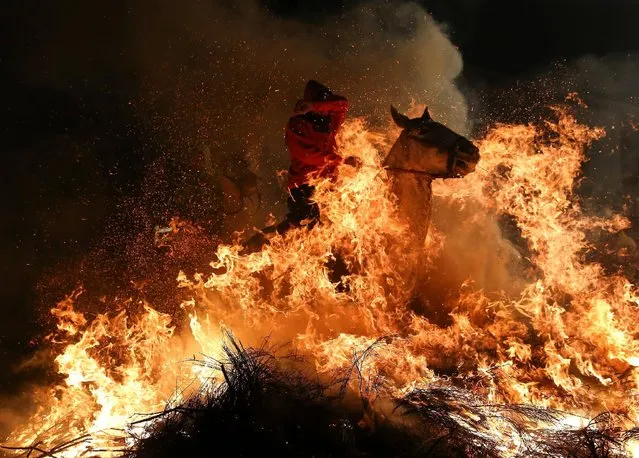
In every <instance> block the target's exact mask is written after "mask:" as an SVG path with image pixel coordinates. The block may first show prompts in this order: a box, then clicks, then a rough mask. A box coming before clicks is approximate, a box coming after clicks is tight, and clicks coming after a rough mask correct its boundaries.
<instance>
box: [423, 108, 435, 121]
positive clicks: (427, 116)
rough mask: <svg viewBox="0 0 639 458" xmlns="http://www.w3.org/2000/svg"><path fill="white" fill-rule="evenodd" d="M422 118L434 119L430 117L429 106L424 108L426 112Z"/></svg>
mask: <svg viewBox="0 0 639 458" xmlns="http://www.w3.org/2000/svg"><path fill="white" fill-rule="evenodd" d="M422 119H424V120H426V121H431V120H432V119H433V118H431V117H430V113H429V112H428V107H426V108H425V109H424V114H423V115H422Z"/></svg>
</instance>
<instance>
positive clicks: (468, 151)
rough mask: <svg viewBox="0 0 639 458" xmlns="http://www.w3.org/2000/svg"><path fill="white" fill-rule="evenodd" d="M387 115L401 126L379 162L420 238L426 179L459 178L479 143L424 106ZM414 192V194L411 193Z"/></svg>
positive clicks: (269, 231) (426, 219)
mask: <svg viewBox="0 0 639 458" xmlns="http://www.w3.org/2000/svg"><path fill="white" fill-rule="evenodd" d="M390 111H391V117H392V119H393V121H394V122H395V124H396V125H397V126H399V127H401V128H402V132H401V134H400V135H399V137H398V138H397V140H396V141H395V143H394V144H393V146H392V147H391V149H390V151H389V152H388V154H387V156H386V158H385V159H384V161H383V163H382V165H383V167H384V168H385V169H386V170H387V171H389V172H390V180H391V182H390V189H391V191H392V193H393V194H394V195H395V196H396V197H397V203H398V216H399V218H400V220H401V221H403V222H404V223H405V224H407V225H408V228H409V233H410V234H411V236H412V237H413V239H414V242H415V243H416V244H418V245H419V244H423V243H424V242H425V239H426V235H427V233H428V226H429V223H430V215H431V197H432V182H433V180H434V179H437V178H444V179H447V178H462V177H464V176H466V175H468V174H469V173H471V172H473V171H474V170H475V167H476V165H477V163H478V162H479V158H480V156H479V148H477V147H476V146H475V145H474V144H473V143H472V142H471V141H470V140H468V139H467V138H466V137H464V136H463V135H460V134H458V133H457V132H455V131H453V130H452V129H449V128H448V127H446V126H445V125H443V124H441V123H439V122H436V121H434V120H433V118H432V117H431V116H430V113H429V111H428V107H426V109H425V110H424V112H423V114H422V115H421V116H420V117H418V118H412V119H411V118H409V117H408V116H406V115H404V114H401V113H399V112H398V111H397V109H396V108H395V107H394V106H392V105H391V107H390ZM416 196H418V197H417V198H416ZM282 227H287V225H286V224H285V222H283V223H280V224H279V225H273V226H269V227H267V228H265V229H262V231H260V232H257V233H256V234H254V235H253V236H252V237H251V238H249V239H248V240H247V241H246V242H245V243H244V250H243V252H244V253H250V252H254V251H259V250H260V249H261V247H262V246H263V245H264V244H266V243H268V239H269V237H271V236H272V235H274V234H276V233H282V232H284V231H282V230H280V228H282Z"/></svg>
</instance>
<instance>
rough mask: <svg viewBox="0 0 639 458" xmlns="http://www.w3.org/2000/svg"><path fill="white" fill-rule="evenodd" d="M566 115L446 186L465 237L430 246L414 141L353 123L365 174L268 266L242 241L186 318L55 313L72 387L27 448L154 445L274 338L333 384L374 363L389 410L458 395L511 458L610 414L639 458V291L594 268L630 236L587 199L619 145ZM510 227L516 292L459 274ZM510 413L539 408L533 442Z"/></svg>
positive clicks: (28, 437) (503, 258)
mask: <svg viewBox="0 0 639 458" xmlns="http://www.w3.org/2000/svg"><path fill="white" fill-rule="evenodd" d="M552 117H553V119H552V120H548V121H545V122H543V123H540V124H538V125H532V124H531V125H497V126H495V127H493V128H492V129H490V130H489V131H488V132H487V133H486V134H485V136H484V137H483V138H482V139H478V140H477V141H476V144H477V145H478V146H479V148H480V151H481V157H482V159H481V162H480V164H479V167H478V169H477V170H476V172H474V173H473V174H471V175H469V176H467V177H466V178H464V179H460V180H447V181H438V182H436V183H434V188H433V191H434V196H435V200H434V204H433V205H434V206H435V212H436V213H437V212H439V213H440V214H444V213H445V214H446V217H445V218H442V221H447V222H448V223H447V224H443V223H441V224H440V225H439V226H438V225H437V218H435V225H433V226H431V229H430V231H429V236H428V239H427V241H426V243H425V244H424V246H417V247H416V246H411V245H410V244H409V242H408V241H409V240H411V238H410V237H408V236H407V234H406V231H407V229H406V227H404V226H403V225H402V224H400V222H399V220H398V219H397V218H396V202H395V201H394V198H393V197H392V195H391V193H390V192H389V189H388V186H387V183H388V176H387V174H388V173H389V172H388V171H386V170H384V169H383V168H382V167H381V162H382V160H383V156H384V154H385V152H386V151H388V149H389V145H390V144H391V141H392V140H394V138H395V136H396V135H397V132H396V131H395V130H393V129H390V128H389V129H388V130H385V131H373V130H372V129H370V128H369V127H368V126H367V124H366V122H365V121H364V120H362V119H356V120H352V121H349V122H348V123H347V124H346V126H345V128H344V130H343V132H342V134H341V138H340V142H339V143H340V148H341V149H342V150H343V151H344V152H345V153H346V154H345V155H354V156H358V157H360V158H361V159H362V161H363V163H364V164H365V166H364V167H361V168H360V169H359V170H358V171H354V170H353V169H351V168H348V167H344V169H343V170H340V175H339V178H338V181H337V183H328V182H320V183H318V184H317V189H318V191H317V200H318V202H319V205H320V207H321V209H322V218H323V221H322V224H321V225H319V226H318V227H316V228H314V229H313V230H311V231H307V230H303V229H302V230H297V231H293V232H292V233H289V234H287V236H286V238H285V239H282V238H275V239H273V240H272V242H271V244H270V245H268V246H266V247H264V248H263V249H262V251H260V252H257V253H252V254H249V255H242V254H241V253H240V251H241V246H240V245H239V244H237V245H223V246H220V247H218V248H217V252H216V254H215V259H214V260H213V261H212V263H211V268H209V272H203V273H202V274H198V275H195V276H187V275H180V278H178V279H177V281H178V282H179V285H180V286H181V287H182V288H185V289H186V290H187V291H189V294H190V297H191V299H190V300H187V301H185V302H184V303H183V304H182V307H181V309H180V312H179V313H176V314H175V316H169V315H167V314H163V313H160V312H158V311H156V310H155V309H154V308H153V306H152V305H151V304H147V303H141V302H136V301H129V302H126V301H125V302H123V303H120V304H118V307H117V310H114V311H111V312H108V313H106V314H102V315H98V316H97V317H96V318H95V319H93V320H88V319H87V318H86V317H85V316H84V315H83V314H82V313H80V312H79V311H77V310H76V309H75V308H74V301H75V299H76V298H77V295H78V294H85V295H86V294H90V291H88V292H82V291H78V292H75V293H74V294H72V295H70V296H69V297H67V298H66V299H65V300H63V301H61V302H60V303H59V304H58V305H57V307H55V308H54V309H52V310H51V314H52V316H53V317H54V318H55V319H56V320H57V331H56V332H55V333H54V334H53V335H52V336H51V341H52V343H53V345H55V348H56V349H59V352H58V354H57V356H56V357H55V362H56V364H57V369H58V371H59V374H60V375H61V376H62V379H61V380H62V382H61V383H60V384H58V385H57V386H53V387H50V388H47V389H43V390H41V391H38V392H34V393H33V399H37V402H38V405H39V407H38V409H37V412H35V414H34V415H33V416H32V417H31V418H30V419H29V420H28V421H26V422H24V424H22V425H21V426H19V427H18V428H16V429H15V431H14V432H13V433H12V435H11V436H10V438H9V440H8V441H7V445H11V446H27V447H28V446H34V444H35V449H37V450H40V453H45V452H44V451H47V450H48V451H50V450H52V449H55V447H56V446H58V448H57V449H55V450H57V451H56V453H55V456H77V455H79V454H81V453H82V452H86V451H89V450H94V451H96V450H98V451H99V452H96V454H100V455H108V454H109V453H113V454H117V450H121V449H122V448H124V447H126V446H127V441H128V440H129V438H130V437H132V434H138V435H140V434H142V435H143V434H144V433H143V432H141V431H136V428H142V427H143V426H144V425H145V423H137V424H133V422H134V421H135V420H138V419H139V418H140V417H139V416H138V415H140V414H148V413H152V412H158V411H162V410H163V409H165V408H166V407H167V405H168V406H169V407H170V406H176V405H179V404H180V403H181V402H183V401H184V400H185V399H186V398H188V397H191V396H192V395H198V394H199V395H204V393H206V392H207V390H208V391H209V392H210V390H214V389H216V387H217V386H218V385H219V384H223V383H224V381H225V374H224V373H223V371H222V370H221V367H223V366H220V365H215V364H195V363H193V360H194V358H195V359H198V358H200V356H199V355H203V356H201V358H204V357H208V358H216V357H220V354H221V351H222V347H223V344H224V341H225V336H226V335H227V332H229V331H230V332H232V333H233V335H234V336H235V338H236V339H238V340H239V341H241V342H243V343H244V344H245V345H260V342H261V341H262V340H263V338H264V337H265V336H269V338H270V341H271V342H277V343H282V345H281V346H280V347H278V348H279V352H281V353H290V352H291V351H294V352H295V353H296V354H298V355H299V356H302V357H303V360H304V364H307V365H308V366H307V369H308V370H309V371H311V370H312V371H315V372H316V373H317V374H319V378H320V379H321V380H326V381H329V380H331V379H332V378H333V377H334V376H335V374H336V373H340V372H345V371H346V372H348V371H349V370H351V368H353V367H354V364H356V366H357V369H358V371H359V372H358V375H357V376H356V377H352V378H351V379H350V380H351V385H350V387H349V389H350V390H351V391H352V392H353V393H356V394H357V395H358V396H367V397H368V398H369V399H370V403H371V404H370V405H371V406H372V407H371V408H372V409H373V410H375V409H378V410H379V411H382V410H384V408H385V407H384V405H387V403H385V402H384V400H390V401H392V400H397V399H403V402H404V405H410V404H411V403H413V404H414V407H416V408H417V407H419V404H420V403H423V402H426V401H425V399H424V398H423V397H419V396H416V395H415V393H419V392H420V390H422V391H423V392H425V391H427V390H429V389H434V388H439V389H450V390H451V391H450V393H457V396H458V397H457V398H455V396H452V397H451V400H450V402H453V401H455V399H456V401H455V402H458V403H459V406H458V408H456V409H454V410H451V411H450V413H449V417H448V420H449V421H452V422H453V423H455V424H456V425H457V427H459V428H460V429H465V430H468V431H469V433H471V436H469V437H474V438H475V439H473V440H476V439H477V438H490V439H491V443H497V444H499V446H498V448H497V453H498V454H500V455H502V456H515V455H517V454H518V453H521V450H522V444H524V443H527V442H530V441H531V440H532V441H534V440H535V437H536V435H538V434H540V431H545V432H548V431H550V432H553V431H554V432H560V431H566V430H579V429H582V428H588V427H590V428H602V427H603V426H601V424H600V422H591V420H592V419H593V418H595V417H598V416H600V415H601V414H603V413H606V414H607V415H606V422H605V423H606V424H605V428H606V431H607V432H610V431H612V432H615V431H616V432H617V433H618V434H619V437H620V439H619V441H618V442H617V444H618V445H619V449H618V450H619V453H628V454H631V453H632V452H633V450H639V447H638V448H634V447H637V446H636V444H635V442H633V440H632V439H631V438H630V436H629V435H627V434H626V435H625V436H624V434H625V433H626V432H627V431H630V430H632V429H633V428H634V427H635V425H636V422H637V420H639V409H638V408H639V403H637V401H636V399H635V392H636V390H637V389H638V388H639V368H638V366H639V335H638V328H637V325H636V323H639V290H638V289H637V288H636V287H635V286H634V285H632V284H631V282H630V281H629V280H628V279H626V278H624V276H622V275H621V274H615V273H610V272H609V271H608V270H606V269H604V267H603V266H602V265H600V264H598V263H596V262H594V261H587V260H586V257H587V254H588V252H589V251H590V250H591V246H590V242H589V240H590V236H591V234H592V233H593V232H596V231H602V230H603V231H608V232H615V231H619V230H622V229H624V228H626V227H627V226H628V222H627V221H626V220H624V219H623V218H621V217H614V218H612V219H604V218H600V217H596V216H589V215H586V214H585V213H584V212H583V211H582V209H581V207H580V204H579V201H578V198H577V197H576V195H575V192H574V191H575V187H576V185H577V183H578V179H579V175H580V170H581V166H582V163H583V162H584V160H585V154H584V151H585V149H586V148H587V147H588V146H589V145H590V144H591V142H593V141H595V140H597V139H598V138H600V137H601V136H603V135H604V134H605V133H604V132H603V131H602V130H601V129H599V128H591V127H587V126H584V125H581V124H579V123H578V122H577V121H576V119H575V118H574V117H573V116H572V115H570V114H569V113H568V111H566V110H565V109H563V108H562V109H559V108H557V109H555V110H554V111H553V115H552ZM416 198H419V196H416ZM504 217H507V218H508V219H510V220H511V221H513V222H514V223H515V225H516V228H517V230H516V231H515V232H517V243H516V245H518V246H517V248H515V247H514V245H511V244H510V243H508V242H506V241H505V239H501V235H498V238H499V239H500V240H501V241H502V245H501V251H497V250H495V251H494V253H492V254H491V255H490V256H489V259H490V262H491V263H493V264H494V268H497V269H501V270H502V271H503V272H502V274H503V275H501V277H503V278H502V281H501V284H500V282H487V281H485V278H484V277H485V270H486V269H484V268H481V269H480V268H477V269H476V270H475V271H473V269H469V268H466V269H464V268H457V269H456V268H455V266H452V267H451V265H450V264H451V262H450V260H451V259H453V260H454V259H456V258H455V256H450V253H451V252H454V251H455V250H456V249H459V250H462V248H463V249H464V250H470V249H475V250H477V251H481V250H482V249H484V247H485V246H488V245H487V243H488V242H486V241H485V240H483V239H487V238H490V237H495V228H497V227H498V226H497V221H498V220H499V219H500V218H504ZM444 226H446V227H444ZM453 227H454V228H455V229H454V230H455V232H457V233H462V232H464V231H466V232H468V231H473V232H474V237H475V244H474V245H471V246H468V245H469V244H466V246H464V247H460V246H459V244H458V241H456V240H455V238H454V236H453V235H452V232H451V231H452V229H451V228H453ZM497 232H498V231H497ZM508 247H510V249H509V250H506V248H508ZM446 253H448V255H446ZM520 253H523V255H520ZM335 256H339V257H340V258H342V259H344V260H345V261H346V264H347V265H348V267H349V272H350V274H349V275H348V276H347V277H345V278H344V279H343V283H344V287H341V288H336V286H335V284H333V283H332V282H331V281H330V272H329V269H328V267H327V265H328V264H329V263H328V261H330V260H331V259H332V258H333V257H335ZM444 258H446V259H448V264H447V267H446V268H444V267H442V265H443V263H444V261H443V259H444ZM591 258H592V257H591ZM458 259H459V261H458V262H460V263H463V262H465V260H466V261H468V262H471V261H470V260H469V259H472V255H469V253H468V252H467V251H466V252H464V253H462V252H460V253H459V257H458ZM211 269H212V271H211ZM443 271H446V272H448V274H447V277H444V276H443V275H442V272H443ZM451 272H458V273H459V272H463V273H464V275H465V277H463V278H462V277H461V276H460V275H454V274H452V273H451ZM458 277H459V278H458ZM362 355H366V358H363V357H362ZM354 362H355V363H354ZM202 387H205V389H204V390H202ZM453 390H454V391H453ZM373 398H374V399H373ZM375 399H377V400H378V401H377V402H375ZM407 403H408V404H407ZM507 406H530V408H531V410H530V412H532V411H533V410H534V411H535V412H537V414H536V415H530V417H529V418H526V419H525V424H526V427H525V428H519V427H517V428H516V427H514V426H513V424H514V423H513V418H512V415H514V414H513V413H512V412H513V410H512V409H510V410H509V409H508V408H506V407H507ZM533 408H534V409H533ZM543 411H546V412H553V414H550V413H549V414H548V415H541V414H539V412H543ZM559 411H561V412H563V413H560V412H559ZM478 412H479V415H481V414H485V417H484V420H485V421H481V422H479V421H478V418H477V415H478ZM522 412H524V413H525V412H526V410H525V409H524V408H523V407H522V409H521V410H520V411H518V413H517V415H522ZM386 415H391V413H390V412H386ZM611 434H613V433H611ZM74 438H78V440H73V439H74ZM60 444H64V447H59V445H60ZM109 451H110V452H109ZM493 451H494V450H493ZM36 455H37V453H36Z"/></svg>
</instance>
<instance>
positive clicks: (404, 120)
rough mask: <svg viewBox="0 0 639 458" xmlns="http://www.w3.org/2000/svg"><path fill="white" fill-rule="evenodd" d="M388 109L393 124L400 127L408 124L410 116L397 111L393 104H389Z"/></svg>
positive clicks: (403, 127) (405, 126)
mask: <svg viewBox="0 0 639 458" xmlns="http://www.w3.org/2000/svg"><path fill="white" fill-rule="evenodd" d="M390 110H391V117H392V118H393V121H395V124H397V125H398V126H399V127H401V128H402V129H407V128H408V126H409V124H410V118H409V117H408V116H406V115H403V114H401V113H400V112H399V111H397V109H396V108H395V107H394V106H393V105H391V107H390Z"/></svg>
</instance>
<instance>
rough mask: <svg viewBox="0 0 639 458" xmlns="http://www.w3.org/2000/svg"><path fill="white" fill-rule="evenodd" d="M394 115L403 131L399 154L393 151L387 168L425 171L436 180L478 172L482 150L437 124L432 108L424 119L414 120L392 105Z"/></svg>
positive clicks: (398, 144) (425, 114)
mask: <svg viewBox="0 0 639 458" xmlns="http://www.w3.org/2000/svg"><path fill="white" fill-rule="evenodd" d="M391 116H392V117H393V121H395V124H397V125H398V126H399V127H401V128H402V129H403V131H402V133H401V135H400V137H399V139H398V141H397V146H399V147H400V148H399V151H391V154H389V157H388V158H387V161H386V162H387V164H386V165H388V166H391V167H398V168H403V169H410V170H416V171H422V172H425V173H427V174H428V175H431V176H432V177H433V178H456V177H463V176H465V175H468V174H469V173H471V172H473V171H474V170H475V166H476V165H477V162H479V148H477V147H476V146H475V145H473V143H472V142H471V141H470V140H468V139H467V138H465V137H464V136H462V135H459V134H458V133H457V132H454V131H453V130H451V129H449V128H448V127H446V126H444V125H443V124H440V123H438V122H436V121H433V119H432V118H431V117H430V114H429V113H428V108H426V109H425V110H424V114H422V116H421V117H419V118H413V119H410V118H409V117H408V116H406V115H404V114H401V113H399V112H398V111H397V110H396V109H395V107H393V106H391ZM391 156H392V157H391Z"/></svg>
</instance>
